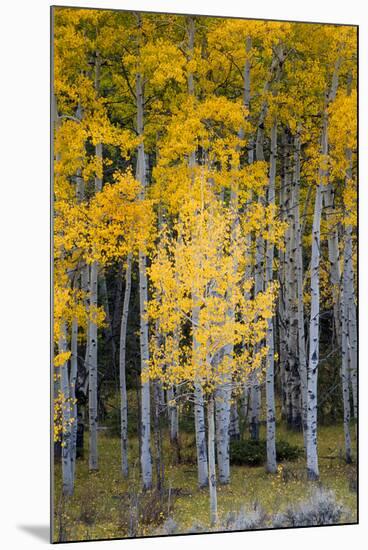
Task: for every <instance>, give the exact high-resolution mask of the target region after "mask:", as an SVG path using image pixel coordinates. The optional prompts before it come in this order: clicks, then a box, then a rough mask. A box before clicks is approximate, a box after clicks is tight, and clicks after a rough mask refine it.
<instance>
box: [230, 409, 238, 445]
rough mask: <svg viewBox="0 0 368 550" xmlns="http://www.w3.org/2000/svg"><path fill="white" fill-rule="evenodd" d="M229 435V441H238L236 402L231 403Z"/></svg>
mask: <svg viewBox="0 0 368 550" xmlns="http://www.w3.org/2000/svg"><path fill="white" fill-rule="evenodd" d="M229 435H230V439H231V440H235V441H238V440H239V439H240V427H239V413H238V405H237V402H236V401H233V402H232V403H231V408H230V429H229Z"/></svg>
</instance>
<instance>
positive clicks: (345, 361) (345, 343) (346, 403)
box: [341, 233, 352, 463]
mask: <svg viewBox="0 0 368 550" xmlns="http://www.w3.org/2000/svg"><path fill="white" fill-rule="evenodd" d="M348 258H349V240H348V239H347V238H346V233H345V238H344V273H343V281H342V293H341V296H342V299H341V389H342V402H343V410H344V420H343V422H344V441H345V459H346V462H347V463H350V462H351V461H352V453H351V436H350V389H349V362H350V361H349V360H350V354H349V290H350V288H349V265H348V264H349V259H348Z"/></svg>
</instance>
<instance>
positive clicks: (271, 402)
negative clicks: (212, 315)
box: [266, 122, 277, 473]
mask: <svg viewBox="0 0 368 550" xmlns="http://www.w3.org/2000/svg"><path fill="white" fill-rule="evenodd" d="M276 159H277V123H276V122H274V124H273V126H272V131H271V159H270V176H269V187H268V203H269V204H270V205H272V204H275V179H276ZM273 258H274V245H273V243H271V242H267V251H266V283H267V284H269V283H271V281H272V280H273ZM266 345H267V347H268V352H267V368H266V409H267V471H268V472H270V473H275V472H276V471H277V464H276V410H275V374H274V368H275V367H274V362H275V359H274V357H275V341H274V326H273V319H272V318H271V319H268V321H267V336H266Z"/></svg>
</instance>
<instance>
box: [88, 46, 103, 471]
mask: <svg viewBox="0 0 368 550" xmlns="http://www.w3.org/2000/svg"><path fill="white" fill-rule="evenodd" d="M100 68H101V59H100V56H99V53H98V52H96V61H95V91H96V94H97V95H98V93H99V85H100ZM95 155H96V158H97V159H98V160H100V161H101V162H102V143H97V145H96V147H95ZM101 189H102V179H101V178H100V177H98V176H96V177H95V193H99V192H100V191H101ZM98 270H99V266H98V263H97V262H96V261H94V262H92V264H91V267H90V281H89V305H90V318H89V321H88V344H87V351H88V417H89V418H88V419H89V469H90V470H97V469H98V450H97V428H98V396H97V392H98V380H97V377H98V340H97V338H98V329H97V323H96V317H95V311H96V309H97V296H98ZM91 311H92V314H91Z"/></svg>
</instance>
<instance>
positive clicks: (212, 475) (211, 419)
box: [207, 395, 218, 526]
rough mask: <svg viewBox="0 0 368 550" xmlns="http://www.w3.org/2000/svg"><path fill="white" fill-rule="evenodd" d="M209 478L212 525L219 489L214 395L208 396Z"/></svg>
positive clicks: (213, 523)
mask: <svg viewBox="0 0 368 550" xmlns="http://www.w3.org/2000/svg"><path fill="white" fill-rule="evenodd" d="M207 420H208V480H209V489H210V520H211V526H215V525H216V524H217V521H218V516H217V489H216V455H215V410H214V399H213V395H210V396H209V398H208V409H207Z"/></svg>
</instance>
